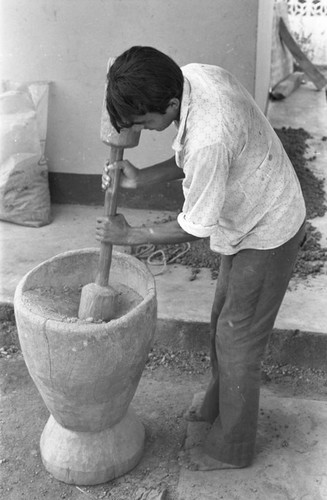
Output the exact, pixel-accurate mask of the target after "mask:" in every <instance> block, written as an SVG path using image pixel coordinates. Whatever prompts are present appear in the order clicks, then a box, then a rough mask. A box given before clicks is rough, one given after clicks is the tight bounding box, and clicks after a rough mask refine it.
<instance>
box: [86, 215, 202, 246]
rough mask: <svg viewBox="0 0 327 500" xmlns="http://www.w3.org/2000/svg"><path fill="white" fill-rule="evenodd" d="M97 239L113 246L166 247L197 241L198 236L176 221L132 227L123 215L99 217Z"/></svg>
mask: <svg viewBox="0 0 327 500" xmlns="http://www.w3.org/2000/svg"><path fill="white" fill-rule="evenodd" d="M96 238H97V240H99V241H101V242H103V243H111V244H113V245H143V244H146V243H153V244H155V245H165V244H169V243H184V242H185V241H193V240H197V239H198V238H197V237H196V236H193V235H192V234H189V233H187V232H186V231H184V230H183V229H182V228H181V227H180V225H179V224H178V222H177V221H176V220H174V221H170V222H163V223H161V224H153V225H151V226H140V227H134V226H130V225H129V224H128V223H127V221H126V219H125V217H124V216H123V215H121V214H118V215H115V216H112V217H109V218H107V217H99V218H98V219H97V226H96Z"/></svg>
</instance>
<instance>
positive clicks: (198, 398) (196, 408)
mask: <svg viewBox="0 0 327 500" xmlns="http://www.w3.org/2000/svg"><path fill="white" fill-rule="evenodd" d="M204 396H205V392H204V391H203V392H197V393H196V394H194V396H193V401H192V404H191V406H190V407H189V409H188V410H187V411H186V412H185V413H184V415H183V417H184V418H185V420H188V421H189V422H205V421H206V418H205V417H204V415H202V413H201V408H202V404H203V400H204Z"/></svg>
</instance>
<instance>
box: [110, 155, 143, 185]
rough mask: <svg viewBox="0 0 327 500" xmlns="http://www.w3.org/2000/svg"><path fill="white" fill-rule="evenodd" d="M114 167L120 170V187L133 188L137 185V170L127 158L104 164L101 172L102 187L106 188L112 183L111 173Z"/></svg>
mask: <svg viewBox="0 0 327 500" xmlns="http://www.w3.org/2000/svg"><path fill="white" fill-rule="evenodd" d="M115 169H120V170H121V175H120V182H119V185H120V187H123V188H128V189H135V188H136V187H137V179H138V175H139V170H138V169H137V168H136V167H134V165H132V164H131V163H130V162H129V161H128V160H121V161H116V162H115V163H113V164H108V163H107V164H106V165H105V167H104V169H103V173H102V189H103V190H106V189H108V188H109V187H110V185H111V183H112V173H113V171H114V170H115Z"/></svg>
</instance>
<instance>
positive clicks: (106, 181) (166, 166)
mask: <svg viewBox="0 0 327 500" xmlns="http://www.w3.org/2000/svg"><path fill="white" fill-rule="evenodd" d="M117 168H118V169H120V170H121V176H120V186H121V187H123V188H127V189H136V188H139V187H142V186H146V185H150V184H155V183H160V182H167V181H175V180H177V179H182V178H183V177H184V173H183V170H182V169H181V168H179V167H178V166H177V165H176V162H175V157H174V156H172V157H171V158H169V160H165V161H163V162H161V163H156V164H155V165H152V166H151V167H147V168H136V167H135V166H134V165H132V163H130V162H129V161H128V160H121V161H117V162H115V163H114V164H112V165H106V166H105V168H104V171H103V174H102V189H107V188H108V187H109V186H110V184H111V176H112V175H113V171H114V170H116V169H117ZM110 174H111V175H110Z"/></svg>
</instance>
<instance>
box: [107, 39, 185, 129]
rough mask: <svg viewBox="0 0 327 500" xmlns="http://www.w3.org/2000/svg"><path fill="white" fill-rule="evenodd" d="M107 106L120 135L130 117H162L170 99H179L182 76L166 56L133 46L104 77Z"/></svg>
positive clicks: (128, 124) (157, 51)
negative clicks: (145, 115) (146, 115)
mask: <svg viewBox="0 0 327 500" xmlns="http://www.w3.org/2000/svg"><path fill="white" fill-rule="evenodd" d="M107 80H108V81H107V91H106V106H107V110H108V113H109V117H110V121H111V123H112V125H113V126H114V127H115V129H116V130H117V131H118V132H119V131H120V129H121V128H123V127H126V126H127V127H128V126H131V125H132V124H131V123H130V117H131V116H132V115H144V114H145V113H151V112H152V113H153V112H155V113H160V114H165V112H166V109H167V107H168V105H169V101H170V99H172V98H174V97H177V98H178V99H181V97H182V93H183V82H184V78H183V73H182V71H181V69H180V67H179V66H178V65H177V64H176V63H175V62H174V61H173V60H172V59H171V58H170V57H169V56H167V55H166V54H164V53H162V52H160V51H159V50H157V49H154V48H152V47H141V46H135V47H131V48H130V49H128V50H126V51H125V52H123V54H121V55H120V56H119V57H117V59H116V60H115V61H114V63H113V64H112V66H111V67H110V68H109V72H108V75H107Z"/></svg>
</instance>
